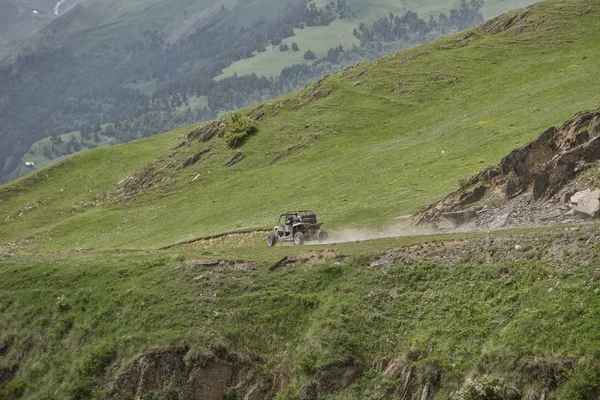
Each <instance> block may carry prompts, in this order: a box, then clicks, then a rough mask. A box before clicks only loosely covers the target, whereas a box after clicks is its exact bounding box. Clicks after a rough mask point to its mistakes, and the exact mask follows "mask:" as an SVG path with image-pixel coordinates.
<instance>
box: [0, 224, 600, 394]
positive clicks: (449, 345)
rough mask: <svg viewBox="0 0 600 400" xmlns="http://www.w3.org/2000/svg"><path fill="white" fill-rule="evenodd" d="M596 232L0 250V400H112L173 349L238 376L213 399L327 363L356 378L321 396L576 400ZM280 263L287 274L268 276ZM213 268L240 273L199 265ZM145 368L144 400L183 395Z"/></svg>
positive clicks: (590, 314) (290, 383)
mask: <svg viewBox="0 0 600 400" xmlns="http://www.w3.org/2000/svg"><path fill="white" fill-rule="evenodd" d="M597 235H598V227H588V228H585V229H583V230H578V231H569V232H567V233H565V232H564V231H562V229H561V230H560V231H556V232H541V231H534V232H530V233H519V234H509V233H504V234H501V235H499V236H496V237H493V238H492V237H489V236H488V237H486V236H485V235H484V236H479V237H478V236H470V237H453V238H451V241H449V242H448V243H447V244H446V243H445V242H444V241H443V240H444V238H442V237H429V238H425V237H420V238H418V237H414V238H402V239H388V240H384V241H376V242H363V243H360V244H355V243H352V244H344V245H334V246H332V247H330V248H327V249H325V248H324V247H323V246H309V247H296V248H294V247H291V246H280V247H276V248H274V249H269V251H268V252H266V249H265V247H264V246H265V245H264V238H263V237H262V235H259V236H251V237H248V238H246V240H245V243H244V245H243V246H239V243H238V242H239V241H238V240H237V239H236V240H235V241H228V242H227V241H225V242H222V243H221V245H220V246H215V243H213V244H206V245H198V246H195V247H183V248H179V249H177V250H173V251H170V252H161V253H160V254H158V253H149V252H131V251H130V252H93V253H86V252H82V253H71V252H68V253H66V252H61V253H55V254H46V255H43V256H42V255H31V256H19V255H13V256H8V255H6V256H4V257H2V258H0V273H1V274H2V276H3V279H2V280H1V281H0V293H1V297H0V307H1V310H2V314H1V315H2V317H1V318H0V348H2V349H4V350H3V352H2V353H0V372H3V373H5V374H8V373H10V374H11V376H12V381H11V382H10V383H9V384H6V385H4V386H3V383H2V382H0V397H1V396H3V395H4V397H2V398H7V399H8V398H11V399H12V398H23V399H63V398H65V399H89V398H99V399H105V398H110V397H106V396H107V394H108V393H110V392H111V390H112V389H111V388H112V387H113V386H112V384H111V383H112V382H118V381H119V378H117V377H118V376H126V374H127V373H128V372H127V371H129V369H130V368H132V367H131V365H132V362H133V360H135V359H136V358H137V357H139V356H140V355H141V354H143V353H146V352H150V353H151V354H152V353H153V352H157V351H158V352H161V351H162V352H167V354H170V353H169V352H175V351H176V349H178V348H181V347H182V346H185V348H187V349H190V350H185V352H184V353H183V354H185V357H186V359H188V362H190V363H191V362H193V360H194V358H195V357H198V356H199V355H203V357H205V359H208V360H210V359H215V358H216V359H219V358H220V359H226V360H230V361H229V362H231V363H234V364H235V365H238V366H239V367H238V368H245V369H246V371H247V372H246V373H245V375H243V376H245V377H246V378H243V380H242V381H239V384H238V386H237V390H235V393H237V394H236V395H237V396H239V397H229V398H242V397H241V396H242V393H244V392H246V393H247V392H249V391H251V389H252V387H253V386H255V385H257V384H258V385H262V386H260V387H261V388H262V389H261V390H260V391H259V392H258V393H255V396H257V395H258V396H259V397H253V398H268V397H266V396H267V395H268V393H269V391H270V390H272V389H271V388H277V385H278V383H277V382H278V380H277V379H278V378H276V377H282V378H281V379H283V380H279V382H281V383H280V384H279V385H280V386H279V389H273V390H281V391H282V392H281V393H280V394H279V397H277V398H278V399H298V398H302V397H300V394H301V393H305V392H306V391H307V390H308V389H307V388H311V387H313V386H317V388H319V387H320V386H319V385H321V384H320V383H319V382H321V381H322V380H323V379H324V378H323V375H322V374H323V371H329V370H331V369H335V368H336V366H337V368H346V370H348V371H360V378H358V380H357V381H356V382H354V384H352V385H350V386H348V387H346V388H340V387H338V386H334V390H331V389H328V390H326V389H324V388H320V389H318V390H321V395H320V397H319V398H325V399H338V398H340V397H343V398H353V399H366V398H368V399H390V398H401V393H402V392H404V393H405V398H413V399H416V398H419V399H420V398H422V397H421V396H422V395H423V392H424V391H429V396H428V397H427V398H430V399H431V398H433V397H431V396H432V394H435V395H437V397H436V398H438V399H450V398H452V399H456V398H466V399H487V398H495V399H496V398H497V399H517V398H523V397H525V396H526V395H527V396H530V397H528V398H534V399H541V398H556V399H563V398H577V399H591V398H594V397H593V396H595V394H597V393H598V381H597V379H596V378H595V377H597V374H598V373H600V365H598V347H597V343H598V340H600V332H599V331H598V326H597V320H598V307H599V306H600V304H598V296H597V293H598V291H599V290H600V287H599V285H598V279H597V275H598V273H597V272H598V271H597V268H598V259H597V254H598V242H597V240H595V237H597ZM590 238H592V239H591V240H590ZM464 239H469V240H468V241H466V240H464ZM446 240H448V239H446ZM428 243H429V244H428ZM436 243H437V244H436ZM515 244H520V245H521V246H522V248H523V249H524V250H523V251H516V250H514V246H515ZM409 245H413V246H412V247H405V248H404V249H399V250H394V251H392V252H389V253H388V252H385V251H384V250H386V249H389V248H398V247H400V246H409ZM439 248H442V249H443V248H446V251H445V252H444V251H441V252H438V251H439ZM436 249H438V250H436ZM490 251H492V252H493V253H495V256H494V257H493V258H492V259H490V258H489V252H490ZM436 254H437V255H436ZM486 254H487V256H486ZM336 255H337V256H336ZM283 256H287V257H290V259H292V258H293V257H296V259H298V260H300V261H298V262H296V263H293V262H292V263H291V264H289V265H287V266H283V267H281V268H279V269H277V270H274V271H271V270H270V268H269V267H270V266H272V265H273V264H274V262H275V261H276V260H278V259H280V258H281V257H283ZM199 257H200V258H199ZM486 257H487V258H486ZM215 258H216V259H217V260H218V259H219V258H227V259H234V260H239V259H240V258H242V259H244V260H247V261H246V262H243V263H240V262H238V263H233V264H231V263H228V262H222V263H220V264H215V262H214V261H206V259H209V260H214V259H215ZM386 260H387V261H386ZM594 271H595V272H594ZM157 346H159V347H157ZM170 349H172V350H170ZM186 353H187V354H186ZM227 354H228V355H227ZM223 357H225V358H223ZM153 362H154V363H156V364H150V365H149V368H150V370H149V371H150V372H149V373H150V374H152V373H153V372H151V371H153V370H152V368H156V370H157V371H160V372H158V373H159V374H162V376H161V380H160V382H162V383H161V384H159V385H157V386H152V384H150V383H149V384H148V385H150V386H148V387H147V389H146V390H148V389H151V390H150V391H149V392H146V393H147V395H146V396H147V397H144V398H177V397H168V396H176V393H178V390H179V389H178V388H179V387H180V385H182V384H183V383H182V382H181V381H178V380H177V378H176V376H171V375H170V373H171V372H169V371H173V370H175V371H179V370H177V368H181V367H177V364H175V363H174V361H173V363H174V364H169V361H168V359H167V360H165V359H164V357H163V358H162V359H161V358H159V357H157V358H156V360H155V361H153ZM153 365H155V367H153ZM198 368H200V367H198ZM342 370H344V369H342ZM7 371H15V373H14V375H13V373H12V372H7ZM209 371H210V370H209ZM409 371H410V373H409ZM186 377H187V375H186ZM120 379H121V380H122V379H123V378H120ZM146 379H150V380H151V379H153V378H152V375H147V378H146ZM184 381H185V380H184ZM150 382H152V381H150ZM335 382H336V381H334V385H339V382H338V383H335ZM140 385H141V386H140V387H142V388H143V387H144V383H143V381H142V380H141V381H140ZM233 385H235V383H233V384H232V386H233ZM336 388H337V389H336ZM478 388H479V389H478ZM152 390H153V391H152ZM313 390H314V389H313ZM478 390H483V391H485V392H488V396H492V395H494V396H497V397H482V396H481V393H480V394H479V395H478V394H477V393H478ZM261 393H262V396H263V397H260V396H261ZM133 394H134V393H131V392H130V393H129V394H126V392H123V393H121V395H119V396H117V398H133ZM21 396H22V397H21ZM152 396H154V397H152ZM160 396H164V397H160ZM457 396H462V397H457ZM113 398H114V397H113ZM211 398H220V397H211Z"/></svg>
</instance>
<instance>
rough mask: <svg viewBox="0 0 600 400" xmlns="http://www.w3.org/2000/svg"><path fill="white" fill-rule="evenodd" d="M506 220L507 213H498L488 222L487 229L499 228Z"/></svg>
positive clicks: (504, 224)
mask: <svg viewBox="0 0 600 400" xmlns="http://www.w3.org/2000/svg"><path fill="white" fill-rule="evenodd" d="M507 220H508V214H503V215H499V216H497V217H496V218H494V220H493V221H492V222H491V223H490V226H489V229H490V230H494V229H500V228H502V227H504V226H506V222H507Z"/></svg>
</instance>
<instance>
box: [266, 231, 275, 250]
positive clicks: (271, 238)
mask: <svg viewBox="0 0 600 400" xmlns="http://www.w3.org/2000/svg"><path fill="white" fill-rule="evenodd" d="M267 243H268V245H269V246H270V247H273V246H275V245H276V244H277V235H275V234H273V233H272V234H270V235H269V237H268V238H267Z"/></svg>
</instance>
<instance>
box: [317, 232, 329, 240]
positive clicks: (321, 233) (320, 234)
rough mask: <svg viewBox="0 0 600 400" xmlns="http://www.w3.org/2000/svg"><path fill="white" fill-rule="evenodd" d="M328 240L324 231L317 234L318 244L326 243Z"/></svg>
mask: <svg viewBox="0 0 600 400" xmlns="http://www.w3.org/2000/svg"><path fill="white" fill-rule="evenodd" d="M328 240H329V233H327V232H325V231H321V232H319V242H326V241H328Z"/></svg>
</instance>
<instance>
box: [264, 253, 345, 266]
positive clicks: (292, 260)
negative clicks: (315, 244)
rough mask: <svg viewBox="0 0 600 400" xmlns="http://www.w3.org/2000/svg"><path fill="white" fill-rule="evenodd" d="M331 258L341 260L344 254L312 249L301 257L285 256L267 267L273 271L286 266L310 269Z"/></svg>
mask: <svg viewBox="0 0 600 400" xmlns="http://www.w3.org/2000/svg"><path fill="white" fill-rule="evenodd" d="M331 258H336V259H340V260H342V259H344V258H346V256H344V255H342V254H340V253H339V252H338V251H336V250H333V249H323V250H314V251H310V252H308V253H306V254H305V255H304V256H302V257H288V256H285V257H283V258H282V259H281V260H279V261H277V262H276V263H275V264H273V265H272V266H271V267H269V270H270V271H275V270H276V269H279V268H281V267H286V266H301V267H303V268H304V269H312V268H315V267H318V266H319V265H323V264H325V263H326V262H327V261H329V259H331Z"/></svg>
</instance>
